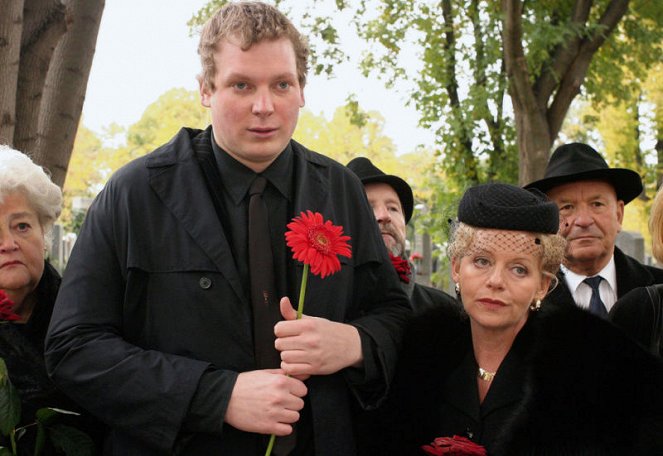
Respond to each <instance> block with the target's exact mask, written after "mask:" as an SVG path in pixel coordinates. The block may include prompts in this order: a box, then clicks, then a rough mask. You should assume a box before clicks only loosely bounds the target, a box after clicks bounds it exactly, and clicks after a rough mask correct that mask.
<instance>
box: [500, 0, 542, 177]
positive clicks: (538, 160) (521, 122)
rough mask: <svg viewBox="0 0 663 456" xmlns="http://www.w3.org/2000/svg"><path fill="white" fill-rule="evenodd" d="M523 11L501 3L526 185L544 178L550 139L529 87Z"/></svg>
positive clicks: (513, 1)
mask: <svg viewBox="0 0 663 456" xmlns="http://www.w3.org/2000/svg"><path fill="white" fill-rule="evenodd" d="M522 10H523V5H522V3H521V2H520V1H519V0H503V1H502V11H503V13H504V26H503V28H502V34H503V41H504V62H505V64H506V71H507V75H508V77H509V81H510V84H509V94H510V95H511V101H512V104H513V112H514V116H515V119H516V132H517V137H516V142H517V144H518V151H519V158H520V160H519V172H518V182H519V183H520V185H525V184H528V183H530V182H532V181H534V180H537V179H539V178H541V177H543V173H544V171H545V167H546V163H547V162H548V155H549V153H550V147H551V146H552V139H551V138H550V133H549V130H548V124H547V122H546V117H545V106H543V107H542V106H540V104H539V102H538V100H537V98H536V95H535V93H534V89H533V87H532V84H531V83H530V76H529V69H528V68H527V60H526V58H525V50H524V49H523V43H522V34H523V31H522V22H521V17H522Z"/></svg>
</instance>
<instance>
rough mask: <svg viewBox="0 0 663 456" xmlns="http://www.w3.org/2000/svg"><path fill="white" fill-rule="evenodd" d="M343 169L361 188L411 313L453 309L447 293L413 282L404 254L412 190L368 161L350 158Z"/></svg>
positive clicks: (411, 205)
mask: <svg viewBox="0 0 663 456" xmlns="http://www.w3.org/2000/svg"><path fill="white" fill-rule="evenodd" d="M347 166H348V168H350V170H351V171H352V172H353V173H355V174H356V175H357V177H359V180H361V183H362V184H364V190H366V196H367V197H368V202H369V203H370V205H371V207H372V208H373V214H375V220H376V221H377V222H378V225H379V226H380V233H381V234H382V240H383V241H384V244H385V246H386V247H387V250H389V254H390V255H391V258H392V262H394V267H395V268H396V270H397V271H398V273H399V277H400V279H401V285H402V287H403V289H404V290H405V292H406V293H407V294H408V296H409V297H410V304H411V305H412V310H413V311H414V312H415V313H421V312H423V311H425V310H427V309H431V308H435V307H439V306H452V307H454V306H457V305H458V304H457V302H456V300H455V299H454V298H453V297H451V296H449V295H448V294H447V293H445V292H443V291H441V290H438V289H437V288H432V287H427V286H425V285H421V284H418V283H416V282H415V281H414V275H413V274H412V267H411V265H410V264H409V261H408V259H407V256H406V254H405V235H406V225H407V224H408V222H409V221H410V219H411V218H412V211H413V209H414V197H413V195H412V188H411V187H410V186H409V185H408V183H407V182H405V181H404V180H403V179H401V178H400V177H398V176H394V175H390V174H385V173H384V172H383V171H382V170H380V169H379V168H378V167H377V166H375V165H374V164H373V163H372V162H371V161H370V160H369V159H368V158H365V157H357V158H354V159H352V160H351V161H350V162H349V163H348V165H347Z"/></svg>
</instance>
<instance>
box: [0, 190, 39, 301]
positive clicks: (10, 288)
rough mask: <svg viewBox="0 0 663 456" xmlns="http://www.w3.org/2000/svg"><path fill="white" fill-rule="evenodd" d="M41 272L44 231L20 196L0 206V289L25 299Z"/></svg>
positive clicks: (36, 217) (28, 205)
mask: <svg viewBox="0 0 663 456" xmlns="http://www.w3.org/2000/svg"><path fill="white" fill-rule="evenodd" d="M43 272H44V231H43V229H42V227H41V224H40V223H39V217H38V216H37V212H36V211H35V210H34V209H33V208H32V207H31V206H30V204H29V203H28V200H27V198H26V197H25V196H24V195H23V194H22V193H20V192H17V193H12V194H9V195H8V196H7V197H5V199H4V200H3V201H2V202H1V203H0V289H3V290H5V291H7V292H8V293H9V294H10V296H22V297H25V296H26V295H27V294H28V293H30V292H32V291H33V290H34V289H35V288H36V287H37V284H38V283H39V280H40V279H41V275H42V273H43Z"/></svg>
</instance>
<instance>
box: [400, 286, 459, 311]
mask: <svg viewBox="0 0 663 456" xmlns="http://www.w3.org/2000/svg"><path fill="white" fill-rule="evenodd" d="M410 291H411V292H410V293H408V295H409V296H410V305H411V306H412V311H413V312H414V314H415V315H417V314H421V313H424V312H425V311H427V310H430V309H435V308H437V307H440V306H452V307H454V306H460V304H459V303H458V301H456V300H455V299H454V298H453V297H452V296H450V295H448V294H447V293H445V292H444V291H442V290H438V289H437V288H433V287H427V286H425V285H421V284H418V283H415V284H414V286H412V287H411V288H410Z"/></svg>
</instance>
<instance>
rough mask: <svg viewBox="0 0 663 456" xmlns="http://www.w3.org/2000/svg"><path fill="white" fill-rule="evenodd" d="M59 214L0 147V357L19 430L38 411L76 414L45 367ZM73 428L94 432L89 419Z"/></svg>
mask: <svg viewBox="0 0 663 456" xmlns="http://www.w3.org/2000/svg"><path fill="white" fill-rule="evenodd" d="M61 209H62V191H61V190H60V188H59V187H58V186H57V185H55V184H54V183H53V182H52V181H51V179H50V178H49V176H48V175H47V174H46V172H44V170H43V169H42V168H41V167H40V166H38V165H36V164H35V163H33V161H32V160H31V159H30V158H29V157H28V156H27V155H25V154H23V153H21V152H19V151H17V150H14V149H12V148H11V147H8V146H5V145H0V358H2V359H3V360H4V361H5V364H6V365H7V369H8V372H9V378H10V380H11V382H12V384H13V385H14V387H15V388H16V390H17V392H18V394H19V397H20V399H21V421H20V422H19V425H20V426H22V425H25V424H28V423H31V422H34V416H35V412H36V410H37V409H39V408H42V407H60V408H63V409H67V410H76V409H78V407H77V406H76V405H75V404H73V403H72V402H71V401H70V400H69V399H67V398H66V397H65V396H64V395H62V394H60V393H59V392H58V391H57V389H56V388H55V386H54V385H53V383H52V382H51V381H50V379H49V378H48V375H47V374H46V368H45V365H44V338H45V335H46V330H47V328H48V324H49V321H50V319H51V314H52V312H53V304H54V303H55V298H56V295H57V292H58V288H59V286H60V275H59V274H58V272H57V271H56V270H55V268H53V266H51V265H50V263H49V262H48V260H47V259H46V252H47V250H48V246H49V244H50V242H49V241H50V234H51V229H52V227H53V224H54V222H55V220H56V219H57V217H58V216H59V215H60V212H61ZM70 421H71V419H70ZM80 422H81V420H80V419H79V420H78V422H77V424H79V423H80ZM70 424H71V423H70ZM77 427H84V428H85V431H87V432H88V433H89V432H90V430H91V429H92V430H94V429H97V427H96V424H94V425H93V424H92V422H90V421H89V420H88V418H85V424H84V425H83V426H77ZM36 429H37V427H36V426H31V427H28V428H27V432H26V434H24V435H22V436H21V437H20V441H19V442H18V444H19V449H21V448H22V451H25V450H26V447H32V446H33V445H34V440H35V439H36ZM92 433H93V434H94V433H95V432H92ZM0 438H1V436H0ZM5 443H6V442H5ZM26 443H27V445H26ZM0 446H7V445H4V444H3V443H2V442H0ZM30 449H32V448H30ZM19 454H23V453H22V452H20V453H19Z"/></svg>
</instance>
